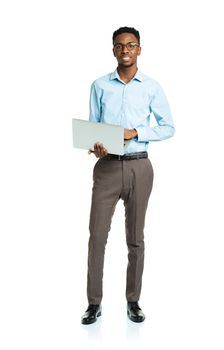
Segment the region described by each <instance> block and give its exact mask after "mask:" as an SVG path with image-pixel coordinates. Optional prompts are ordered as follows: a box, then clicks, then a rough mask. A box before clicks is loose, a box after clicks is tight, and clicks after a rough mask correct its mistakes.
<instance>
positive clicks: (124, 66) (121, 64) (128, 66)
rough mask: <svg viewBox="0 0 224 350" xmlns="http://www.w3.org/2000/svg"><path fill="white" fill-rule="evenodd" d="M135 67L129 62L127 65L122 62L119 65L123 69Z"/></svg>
mask: <svg viewBox="0 0 224 350" xmlns="http://www.w3.org/2000/svg"><path fill="white" fill-rule="evenodd" d="M133 65H134V63H129V62H127V63H125V62H120V63H119V66H120V67H122V68H130V67H132V66H133Z"/></svg>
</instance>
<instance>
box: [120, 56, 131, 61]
mask: <svg viewBox="0 0 224 350" xmlns="http://www.w3.org/2000/svg"><path fill="white" fill-rule="evenodd" d="M121 59H122V61H125V62H127V61H129V60H130V59H131V58H130V57H129V56H123V57H121Z"/></svg>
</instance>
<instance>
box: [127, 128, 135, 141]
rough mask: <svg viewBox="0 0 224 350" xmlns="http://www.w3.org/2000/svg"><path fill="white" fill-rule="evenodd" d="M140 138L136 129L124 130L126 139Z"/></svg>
mask: <svg viewBox="0 0 224 350" xmlns="http://www.w3.org/2000/svg"><path fill="white" fill-rule="evenodd" d="M136 136H138V133H137V131H136V130H135V129H124V139H125V140H131V139H133V137H136Z"/></svg>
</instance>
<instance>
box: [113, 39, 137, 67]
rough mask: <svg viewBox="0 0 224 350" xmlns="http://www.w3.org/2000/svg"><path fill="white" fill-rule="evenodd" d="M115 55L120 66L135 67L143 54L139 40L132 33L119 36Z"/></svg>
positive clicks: (115, 43) (114, 49)
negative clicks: (138, 58) (138, 57)
mask: <svg viewBox="0 0 224 350" xmlns="http://www.w3.org/2000/svg"><path fill="white" fill-rule="evenodd" d="M113 53H114V56H115V57H116V59H117V62H118V65H119V66H123V67H131V66H133V65H134V64H136V62H137V56H139V55H140V53H141V47H140V46H139V43H138V39H137V38H136V37H135V35H134V34H132V33H122V34H120V35H118V36H117V37H116V38H115V42H114V47H113Z"/></svg>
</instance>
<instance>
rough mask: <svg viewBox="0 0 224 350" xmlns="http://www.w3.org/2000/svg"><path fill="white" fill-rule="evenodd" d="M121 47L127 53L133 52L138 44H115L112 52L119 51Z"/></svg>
mask: <svg viewBox="0 0 224 350" xmlns="http://www.w3.org/2000/svg"><path fill="white" fill-rule="evenodd" d="M123 47H126V48H127V50H128V51H131V50H134V49H135V48H136V47H139V44H137V43H132V42H130V43H127V44H115V45H114V50H115V51H118V52H119V51H121V50H122V49H123Z"/></svg>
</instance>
